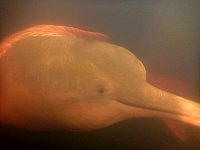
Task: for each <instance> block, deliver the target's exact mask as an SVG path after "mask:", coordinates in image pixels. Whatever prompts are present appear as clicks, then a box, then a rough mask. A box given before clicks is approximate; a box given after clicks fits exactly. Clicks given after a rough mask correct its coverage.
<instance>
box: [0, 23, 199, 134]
mask: <svg viewBox="0 0 200 150" xmlns="http://www.w3.org/2000/svg"><path fill="white" fill-rule="evenodd" d="M0 72H1V73H0V122H1V123H4V124H8V125H13V126H17V127H21V128H26V129H34V130H46V129H58V128H59V129H60V128H66V129H73V130H95V129H99V128H105V127H108V126H111V125H113V124H115V123H117V122H120V121H124V120H127V119H132V118H136V117H158V118H165V119H172V120H178V121H182V122H185V123H188V124H190V125H194V126H197V127H200V104H199V103H197V102H195V101H192V100H189V99H186V98H183V97H180V96H177V95H175V94H172V93H170V92H167V91H164V90H161V89H159V88H157V87H155V86H153V85H151V84H150V83H148V82H147V80H146V70H145V67H144V65H143V63H142V62H141V61H140V60H139V59H138V58H137V57H136V56H135V55H134V54H133V53H132V52H130V51H129V50H128V49H126V48H124V47H121V46H119V45H116V44H113V43H112V42H110V40H109V37H108V36H107V35H104V34H102V33H98V32H89V31H85V30H82V29H78V28H74V27H67V26H57V25H37V26H33V27H31V28H28V29H24V30H22V31H19V32H17V33H15V34H13V35H11V36H9V37H8V38H6V39H5V40H3V41H2V42H1V44H0Z"/></svg>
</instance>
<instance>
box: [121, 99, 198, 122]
mask: <svg viewBox="0 0 200 150" xmlns="http://www.w3.org/2000/svg"><path fill="white" fill-rule="evenodd" d="M117 101H118V102H120V103H122V104H124V105H128V106H130V107H136V108H141V109H145V110H150V111H156V112H160V113H167V114H170V115H173V116H174V115H177V116H185V117H190V118H191V117H192V118H194V119H200V118H198V117H193V116H190V115H187V114H183V113H178V112H175V111H170V110H163V109H159V108H153V107H148V106H142V105H139V104H133V103H129V102H127V101H124V100H120V99H117Z"/></svg>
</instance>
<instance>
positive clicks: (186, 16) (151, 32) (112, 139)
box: [0, 0, 200, 150]
mask: <svg viewBox="0 0 200 150" xmlns="http://www.w3.org/2000/svg"><path fill="white" fill-rule="evenodd" d="M199 6H200V2H199V1H198V0H182V1H180V0H168V1H164V0H140V1H139V0H17V1H12V0H1V1H0V40H2V39H3V38H5V37H6V36H8V35H10V34H12V33H14V32H16V31H19V30H22V29H25V28H27V27H30V26H33V25H38V24H54V25H67V26H73V27H77V28H81V29H85V30H89V31H98V32H101V33H105V34H107V35H109V36H110V37H111V39H112V42H113V43H115V44H117V45H120V46H123V47H125V48H127V49H129V50H130V51H131V52H133V53H134V54H135V55H136V56H137V57H138V58H139V59H140V60H141V61H142V62H143V63H144V65H145V67H146V70H147V79H148V78H151V77H152V78H154V79H155V80H156V78H165V79H173V81H178V83H180V82H181V83H183V84H181V85H186V87H187V88H186V89H187V92H185V90H183V88H185V87H183V86H177V87H176V88H174V89H173V90H174V91H173V92H174V93H175V94H179V95H180V96H183V97H186V98H189V99H194V100H196V101H198V102H200V92H199V91H200V63H199V61H200V42H199V41H200V30H199V27H200V19H199V18H200V10H199ZM151 82H152V81H151ZM162 83H163V82H161V84H162ZM174 84H175V83H174ZM172 85H173V83H171V86H172ZM160 86H161V87H162V85H160ZM165 86H166V85H165ZM172 87H173V86H172ZM0 127H1V128H0V135H1V137H3V139H1V140H0V145H1V146H2V148H1V149H4V147H5V149H7V148H9V147H12V148H13V149H17V148H18V149H58V150H59V149H70V150H73V149H88V150H90V149H92V150H93V149H94V150H102V149H109V150H112V149H113V150H198V149H200V128H197V127H191V126H187V125H186V126H185V129H186V132H187V134H188V135H187V136H188V137H189V139H190V140H189V143H188V144H185V143H183V142H181V141H180V140H179V139H177V138H176V137H175V136H174V135H173V133H172V132H171V131H170V130H169V129H168V128H166V126H165V125H164V123H163V122H162V120H160V119H156V118H137V119H132V120H128V121H124V122H121V123H118V124H115V125H113V126H111V127H108V128H105V129H100V130H96V131H89V132H70V131H45V132H39V131H37V132H36V131H26V130H22V129H18V128H12V127H8V126H3V125H1V126H0Z"/></svg>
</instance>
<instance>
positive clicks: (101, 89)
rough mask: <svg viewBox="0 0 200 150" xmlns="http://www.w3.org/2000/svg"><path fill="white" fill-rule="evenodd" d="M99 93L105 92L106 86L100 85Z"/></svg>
mask: <svg viewBox="0 0 200 150" xmlns="http://www.w3.org/2000/svg"><path fill="white" fill-rule="evenodd" d="M97 90H98V93H100V94H104V93H105V88H104V87H98V89H97Z"/></svg>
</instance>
